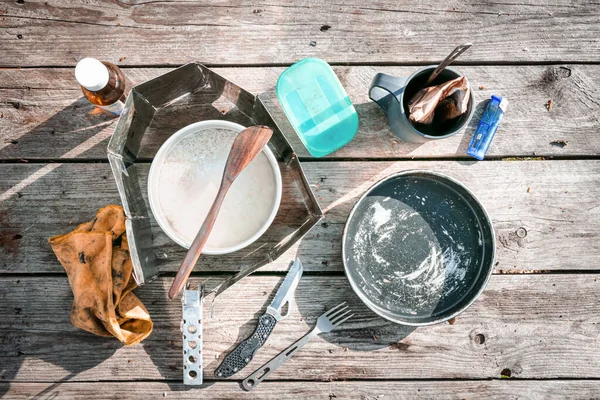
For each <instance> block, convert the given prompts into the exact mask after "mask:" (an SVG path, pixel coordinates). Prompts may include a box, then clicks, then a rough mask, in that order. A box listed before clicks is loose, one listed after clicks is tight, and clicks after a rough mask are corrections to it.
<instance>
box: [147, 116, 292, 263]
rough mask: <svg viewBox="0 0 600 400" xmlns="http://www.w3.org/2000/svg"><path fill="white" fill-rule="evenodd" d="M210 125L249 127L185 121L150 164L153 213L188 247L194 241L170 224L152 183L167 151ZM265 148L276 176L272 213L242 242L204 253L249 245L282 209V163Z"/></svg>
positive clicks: (236, 128)
mask: <svg viewBox="0 0 600 400" xmlns="http://www.w3.org/2000/svg"><path fill="white" fill-rule="evenodd" d="M209 127H211V128H214V129H219V128H221V129H231V130H234V131H238V133H239V132H241V131H242V130H244V129H246V127H244V126H243V125H240V124H237V123H235V122H231V121H225V120H204V121H198V122H194V123H192V124H189V125H186V126H184V127H183V128H181V129H179V130H178V131H177V132H175V133H174V134H172V135H171V136H170V137H169V138H168V139H167V140H166V141H165V142H164V143H163V144H162V145H161V146H160V148H159V149H158V151H157V152H156V155H155V156H154V159H153V160H152V163H151V165H150V172H149V173H148V201H149V203H150V209H151V210H152V215H153V216H154V219H155V220H156V222H158V225H159V227H160V228H161V230H162V231H163V232H164V233H166V234H167V236H168V237H169V238H170V239H171V240H173V241H174V242H175V243H177V244H178V245H180V246H182V247H184V248H186V249H189V247H190V245H191V243H186V241H185V240H183V238H182V237H181V236H180V235H179V234H178V233H177V231H176V230H175V229H173V228H172V227H171V225H170V224H169V223H168V222H167V220H166V216H165V214H164V212H162V207H160V202H159V200H158V191H157V190H154V189H153V187H154V186H158V179H159V177H160V175H159V173H158V171H160V167H159V165H160V166H162V164H163V163H164V161H165V159H166V157H167V155H168V154H169V151H170V150H171V149H172V148H173V147H175V146H176V145H177V144H178V143H179V142H180V141H181V140H183V139H184V138H186V137H187V136H188V135H192V134H193V133H194V132H198V131H201V130H204V129H207V128H209ZM262 152H263V153H264V154H265V156H266V157H267V159H268V160H269V164H270V165H271V169H272V170H273V175H274V177H275V202H274V203H273V207H272V209H271V213H270V214H269V217H268V218H267V219H266V220H265V222H264V223H263V225H262V226H261V227H260V229H258V230H257V231H256V232H255V233H254V235H252V236H251V237H250V238H248V239H246V240H244V241H243V242H240V243H238V244H237V245H235V246H230V247H219V248H210V247H206V246H205V247H204V249H203V250H202V254H208V255H221V254H229V253H233V252H235V251H238V250H241V249H243V248H244V247H247V246H249V245H251V244H252V243H254V242H255V241H256V240H258V238H260V237H261V236H262V235H263V234H264V233H265V232H266V231H267V229H269V227H270V226H271V224H272V223H273V220H274V219H275V216H276V215H277V213H278V211H279V206H280V204H281V196H282V191H283V184H282V178H281V171H280V169H279V165H278V164H277V159H276V158H275V155H274V154H273V152H272V151H271V149H270V148H269V146H268V145H267V146H265V147H264V148H263V150H262ZM159 211H161V212H159Z"/></svg>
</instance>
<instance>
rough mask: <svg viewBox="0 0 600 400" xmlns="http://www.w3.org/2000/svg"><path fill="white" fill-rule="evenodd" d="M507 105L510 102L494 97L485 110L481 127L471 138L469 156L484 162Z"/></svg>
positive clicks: (479, 126) (480, 123) (478, 126)
mask: <svg viewBox="0 0 600 400" xmlns="http://www.w3.org/2000/svg"><path fill="white" fill-rule="evenodd" d="M507 105H508V100H506V99H503V98H502V97H500V96H496V95H492V99H491V100H490V102H489V103H488V105H487V107H486V108H485V112H484V113H483V117H481V120H480V121H479V125H477V130H476V131H475V133H474V134H473V137H472V138H471V142H470V143H469V148H468V149H467V154H468V155H470V156H471V157H473V158H476V159H478V160H483V157H484V156H485V153H486V152H487V151H488V149H489V147H490V144H491V143H492V139H493V138H494V135H495V134H496V130H497V129H498V125H500V121H502V117H503V116H504V113H505V112H506V106H507Z"/></svg>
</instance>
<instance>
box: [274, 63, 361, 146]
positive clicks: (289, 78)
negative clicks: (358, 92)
mask: <svg viewBox="0 0 600 400" xmlns="http://www.w3.org/2000/svg"><path fill="white" fill-rule="evenodd" d="M275 92H276V93H277V99H278V100H279V103H281V106H282V107H283V111H284V112H285V115H286V116H287V117H288V119H289V120H290V123H291V124H292V126H293V127H294V130H295V131H296V133H297V134H298V137H300V140H301V141H302V143H303V144H304V146H306V149H307V150H308V151H309V153H310V154H312V155H313V156H315V157H323V156H326V155H327V154H329V153H332V152H334V151H336V150H337V149H339V148H341V147H342V146H344V145H346V144H347V143H348V142H350V141H351V140H352V138H353V137H354V136H355V135H356V132H357V131H358V114H356V110H355V109H354V106H353V105H352V102H351V101H350V98H349V97H348V95H347V94H346V91H345V90H344V88H343V87H342V84H341V83H340V80H339V79H338V77H337V76H336V75H335V72H333V69H331V67H330V66H329V64H327V63H326V62H325V61H323V60H320V59H318V58H305V59H303V60H300V61H298V62H297V63H295V64H294V65H292V66H291V67H289V68H288V69H286V70H285V71H283V73H282V74H281V75H280V76H279V79H278V80H277V86H276V88H275Z"/></svg>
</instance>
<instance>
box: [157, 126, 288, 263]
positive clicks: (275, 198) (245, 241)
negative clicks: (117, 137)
mask: <svg viewBox="0 0 600 400" xmlns="http://www.w3.org/2000/svg"><path fill="white" fill-rule="evenodd" d="M216 129H219V130H226V131H231V132H232V133H231V134H228V135H222V136H221V135H218V134H215V130H216ZM243 129H245V128H244V127H243V126H242V125H239V124H236V123H233V122H229V121H221V120H209V121H201V122H196V123H194V124H191V125H188V126H186V127H184V128H182V129H180V130H179V131H177V132H176V133H174V134H173V135H172V136H171V137H170V138H169V139H168V140H167V141H166V142H165V143H163V145H162V146H161V148H160V149H159V150H158V153H156V157H155V158H154V160H153V161H152V166H151V167H150V175H149V177H148V198H149V200H150V208H151V209H152V213H153V215H154V218H155V219H156V221H157V222H158V224H159V226H160V227H161V229H162V230H163V231H164V232H165V233H166V234H167V235H168V236H169V237H170V238H171V239H173V240H174V241H175V242H176V243H178V244H179V245H181V246H183V247H185V248H189V247H190V245H191V244H192V241H193V237H190V229H195V230H194V233H193V234H192V235H191V236H194V237H195V233H197V231H198V230H199V229H200V226H201V225H202V222H203V221H204V219H205V217H206V214H207V213H208V209H207V207H206V204H208V203H212V201H213V200H214V198H215V197H216V194H217V187H218V186H219V184H220V182H221V178H222V174H223V168H224V165H225V160H226V158H227V155H228V154H229V150H230V148H231V144H232V143H233V137H235V135H237V134H238V133H239V132H241V131H242V130H243ZM202 134H205V135H213V136H210V138H211V139H210V140H211V141H210V142H209V143H207V145H206V146H203V147H202V148H201V151H198V149H193V148H191V147H190V148H188V147H184V145H183V144H182V145H181V146H178V144H180V143H181V142H182V141H183V140H186V139H187V140H188V141H190V140H204V139H203V138H207V139H206V140H209V139H208V138H209V136H204V137H193V136H194V135H202ZM220 138H223V139H220ZM186 144H187V143H186ZM213 148H214V149H213ZM205 149H208V150H206V151H205ZM173 150H175V151H177V152H178V153H173V154H183V156H182V157H184V159H185V160H193V161H190V162H189V163H187V161H185V162H184V163H181V164H180V165H182V166H183V168H188V169H192V170H191V172H190V171H189V170H185V174H184V175H182V179H188V176H189V175H192V176H194V172H196V170H200V172H199V173H200V175H201V176H203V179H205V180H206V179H210V181H211V182H208V184H207V185H203V186H202V187H203V188H210V190H212V192H214V193H212V197H210V196H201V197H202V199H201V203H202V207H196V205H195V204H192V203H193V202H195V201H197V200H195V199H196V197H193V199H194V200H192V198H191V197H190V198H185V196H186V193H187V189H186V187H185V184H183V186H182V187H181V189H180V188H179V187H172V186H169V185H170V183H171V182H172V180H169V179H166V178H165V180H163V179H161V174H162V173H163V172H164V171H165V169H168V168H175V167H173V165H174V164H173V163H171V164H165V162H166V161H167V162H170V161H169V160H170V159H169V156H170V155H171V152H172V151H173ZM213 150H214V152H213ZM202 151H204V153H202ZM186 152H189V153H186ZM213 153H216V154H218V156H214V154H213ZM263 154H264V156H266V158H267V159H268V164H267V163H264V160H263V162H262V163H260V166H259V164H257V165H256V166H255V167H254V168H255V169H254V170H253V172H248V174H250V173H253V174H254V175H252V179H254V180H258V181H257V182H254V181H252V182H251V183H252V184H251V185H250V184H248V181H247V182H246V183H244V182H242V183H240V184H239V185H236V183H238V181H240V180H241V181H243V180H244V179H245V178H244V176H243V175H244V173H246V172H247V171H248V170H249V169H250V168H251V167H252V165H253V163H257V162H259V160H257V159H258V158H259V157H260V155H259V156H258V157H257V159H255V160H254V161H253V162H252V163H251V164H250V165H249V166H248V167H247V168H246V169H245V170H244V171H242V173H241V174H240V176H239V177H238V178H237V179H236V181H234V183H233V185H232V186H231V188H230V189H229V192H228V193H227V196H226V198H225V201H224V204H223V207H222V208H221V212H220V213H219V217H218V218H217V222H216V223H215V227H214V228H213V234H215V235H216V236H215V237H217V236H219V235H221V237H224V236H223V234H224V233H225V232H227V234H229V232H236V230H239V229H242V230H245V232H244V234H243V235H241V236H243V237H239V238H235V237H234V236H231V241H233V242H231V243H228V245H221V246H212V245H211V237H209V240H208V242H207V243H206V245H205V247H204V249H203V251H202V253H203V254H226V253H232V252H234V251H237V250H240V249H242V248H244V247H246V246H248V245H250V244H251V243H253V242H255V241H256V240H257V239H258V238H259V237H260V236H261V235H262V234H263V233H265V231H266V230H267V229H268V228H269V226H270V225H271V223H272V222H273V219H275V215H276V214H277V211H278V209H279V204H280V202H281V192H282V184H281V172H280V170H279V166H278V165H277V160H276V159H275V156H274V155H273V153H272V152H271V150H270V149H269V148H268V146H265V148H264V149H263ZM215 157H216V158H215ZM221 164H222V165H221ZM175 165H177V164H175ZM265 165H268V166H270V168H271V170H272V171H270V172H272V178H271V177H267V176H268V175H270V174H269V173H268V170H266V168H268V167H265ZM207 168H208V169H209V170H210V169H211V168H214V169H219V168H220V169H219V171H220V172H218V171H210V174H205V175H202V173H204V172H206V169H207ZM256 168H260V169H256ZM170 172H172V171H167V173H170ZM182 174H183V173H182ZM166 176H169V175H166ZM208 176H209V178H207V177H208ZM249 176H250V175H248V177H249ZM263 176H264V179H273V180H274V182H264V179H263V182H261V181H260V180H261V179H262V178H263ZM257 178H261V179H257ZM190 179H192V178H190ZM248 179H250V178H248ZM182 182H183V181H182ZM192 182H193V179H192ZM272 183H274V190H269V191H271V192H272V193H271V196H268V194H267V193H265V192H267V190H261V186H262V185H267V186H270V185H271V184H272ZM161 186H162V187H161ZM187 188H188V189H189V188H190V185H188V186H187ZM191 189H192V190H195V189H198V188H197V187H191ZM202 190H208V189H202ZM161 192H162V193H161ZM166 196H171V197H170V199H171V203H170V204H169V203H167V206H164V203H165V200H164V199H165V197H166ZM180 196H183V197H180ZM190 196H191V195H190ZM230 196H234V199H233V200H231V201H229V202H228V199H229V198H230ZM261 196H266V197H264V202H265V203H262V200H261ZM209 197H210V198H209ZM167 198H169V197H167ZM161 199H162V201H161ZM237 199H243V200H244V202H246V201H247V202H249V203H252V201H254V202H255V204H258V205H260V206H261V207H262V213H259V212H256V213H253V212H254V211H255V210H253V209H239V210H238V209H237V208H240V207H241V206H234V205H232V206H230V207H229V209H227V204H232V202H233V201H237ZM179 201H182V202H183V203H182V204H185V205H186V206H185V207H183V206H182V207H179ZM257 201H258V202H259V203H256V202H257ZM266 202H269V203H270V204H271V207H270V209H267V208H265V207H268V205H267V204H266ZM263 204H264V205H263ZM236 207H237V208H236ZM174 208H175V210H173V209H174ZM198 208H206V209H205V212H204V215H199V211H198ZM259 208H260V207H259ZM165 209H170V210H167V211H166V212H165ZM227 212H232V213H233V214H231V215H236V216H238V218H237V220H236V221H233V220H232V218H228V219H227V218H226V217H223V218H225V221H228V222H227V223H226V225H227V226H224V225H223V224H225V223H223V222H222V221H223V220H221V219H220V218H221V214H222V213H227ZM169 213H170V214H169ZM176 214H177V215H176ZM187 215H189V216H193V217H192V218H195V219H197V221H194V222H191V220H186V221H184V222H185V223H187V224H188V225H187V228H188V229H187V233H188V234H187V235H185V234H183V233H182V232H181V229H177V228H176V227H175V225H177V224H180V223H181V219H182V218H184V216H187ZM257 215H258V216H257ZM251 218H254V219H255V220H254V221H253V223H252V224H249V225H248V226H244V227H243V228H240V226H241V224H243V223H245V221H246V220H248V219H251ZM174 220H175V221H178V222H174ZM195 222H197V228H195V225H193V226H192V225H191V224H194V223H195ZM232 235H235V234H232ZM186 236H187V237H186ZM211 236H212V235H211Z"/></svg>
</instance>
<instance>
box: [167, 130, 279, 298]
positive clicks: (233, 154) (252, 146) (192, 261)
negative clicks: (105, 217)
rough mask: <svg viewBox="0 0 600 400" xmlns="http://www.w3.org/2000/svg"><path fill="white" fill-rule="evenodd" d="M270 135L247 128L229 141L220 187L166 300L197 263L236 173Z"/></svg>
mask: <svg viewBox="0 0 600 400" xmlns="http://www.w3.org/2000/svg"><path fill="white" fill-rule="evenodd" d="M272 134H273V131H272V130H271V128H269V127H266V126H260V125H257V126H251V127H249V128H246V129H244V130H243V131H241V132H240V133H239V134H238V135H237V137H236V138H235V140H234V141H233V145H232V146H231V151H230V152H229V157H228V158H227V163H226V164H225V170H224V171H223V179H222V180H221V186H220V187H219V191H218V192H217V197H216V198H215V201H214V203H213V205H212V207H211V208H210V210H209V212H208V215H207V216H206V219H205V220H204V223H203V224H202V227H200V230H199V231H198V234H197V235H196V238H195V239H194V241H193V242H192V245H191V246H190V249H189V250H188V252H187V254H186V255H185V257H184V259H183V261H182V263H181V266H180V267H179V271H178V272H177V275H176V276H175V280H174V281H173V284H172V285H171V289H170V290H169V298H170V299H173V298H175V296H177V295H178V294H179V292H181V290H182V289H183V287H184V286H185V283H186V282H187V280H188V277H189V276H190V273H191V272H192V269H194V265H196V261H198V258H199V257H200V253H202V249H203V248H204V245H205V244H206V241H207V240H208V237H209V235H210V231H212V228H213V226H214V225H215V221H216V220H217V215H218V214H219V210H220V209H221V204H223V200H225V195H226V194H227V191H228V190H229V188H230V187H231V184H232V183H233V181H234V180H235V178H237V177H238V175H239V174H240V172H242V171H243V170H244V168H246V167H247V166H248V164H250V162H252V160H254V159H255V158H256V156H257V155H258V154H259V153H260V152H261V151H262V149H263V147H265V145H266V144H267V142H268V141H269V139H271V135H272Z"/></svg>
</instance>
